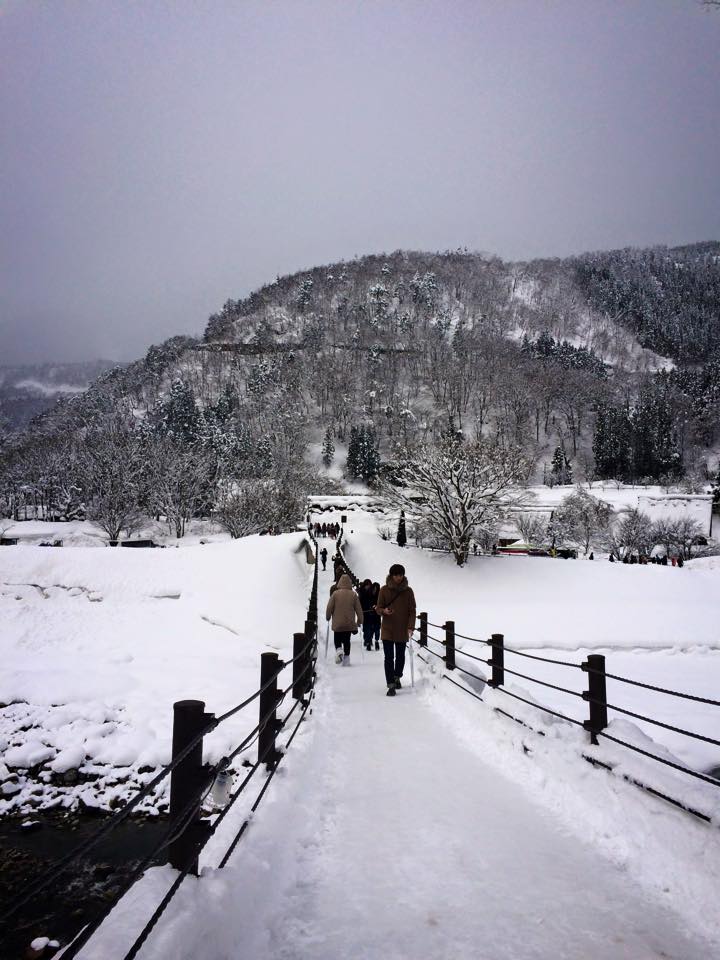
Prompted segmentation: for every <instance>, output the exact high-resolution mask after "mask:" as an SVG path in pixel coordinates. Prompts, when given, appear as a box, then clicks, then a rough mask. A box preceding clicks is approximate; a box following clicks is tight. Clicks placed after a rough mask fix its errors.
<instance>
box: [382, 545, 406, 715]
mask: <svg viewBox="0 0 720 960" xmlns="http://www.w3.org/2000/svg"><path fill="white" fill-rule="evenodd" d="M375 612H376V613H377V614H378V615H379V616H380V617H382V621H381V625H380V639H381V640H382V644H383V651H384V653H385V682H386V683H387V696H388V697H394V696H395V691H396V690H399V689H400V687H401V686H402V684H401V683H400V678H401V677H402V675H403V670H404V669H405V647H406V645H407V643H408V641H409V640H410V637H411V636H412V634H413V630H414V629H415V594H414V593H413V592H412V589H411V588H410V586H409V584H408V582H407V577H406V576H405V567H404V566H403V565H402V564H401V563H394V564H393V565H392V566H391V567H390V572H389V574H388V576H387V580H386V581H385V586H384V587H380V594H379V596H378V601H377V606H376V607H375Z"/></svg>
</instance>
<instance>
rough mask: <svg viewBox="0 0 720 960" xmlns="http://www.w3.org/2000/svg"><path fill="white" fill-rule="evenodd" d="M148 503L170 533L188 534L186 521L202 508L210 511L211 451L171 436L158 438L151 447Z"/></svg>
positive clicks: (213, 468) (212, 462) (178, 535)
mask: <svg viewBox="0 0 720 960" xmlns="http://www.w3.org/2000/svg"><path fill="white" fill-rule="evenodd" d="M148 456H149V465H148V467H149V469H148V472H149V480H150V483H149V484H148V500H147V502H148V506H149V507H150V509H151V512H152V513H155V514H159V515H162V516H163V517H165V520H166V521H167V524H168V527H169V529H170V532H171V533H174V534H175V536H176V537H178V538H180V537H184V536H185V527H186V525H187V522H188V521H189V520H191V519H192V517H194V516H196V515H197V514H198V513H199V512H200V511H201V510H202V508H203V506H206V507H207V511H208V512H209V508H210V500H211V496H210V494H211V490H212V484H213V478H214V476H215V469H216V468H215V462H214V458H213V457H212V455H211V454H210V452H209V451H208V450H207V449H206V448H204V447H202V446H200V445H199V444H195V445H193V446H188V445H187V444H185V443H183V442H181V441H177V440H174V439H173V438H172V437H169V436H167V437H156V438H154V439H153V440H152V442H151V443H150V445H149V447H148Z"/></svg>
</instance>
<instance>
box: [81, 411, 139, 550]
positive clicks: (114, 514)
mask: <svg viewBox="0 0 720 960" xmlns="http://www.w3.org/2000/svg"><path fill="white" fill-rule="evenodd" d="M77 471H78V479H79V485H80V488H81V489H82V493H83V496H84V498H85V505H86V509H87V517H88V519H89V520H93V521H94V522H95V523H96V524H97V525H98V526H99V527H100V529H101V530H104V532H105V533H106V534H107V535H108V537H109V538H110V540H118V539H119V537H120V534H121V532H122V531H123V530H125V532H126V533H127V534H128V535H129V534H130V533H132V532H133V530H136V529H137V527H138V526H139V525H140V523H141V521H142V516H143V509H142V504H143V501H144V500H145V496H146V493H147V484H148V471H147V458H146V450H145V445H144V443H143V442H142V438H141V436H140V432H139V431H138V430H137V429H135V428H134V425H133V424H131V423H129V422H128V421H127V420H126V419H125V418H123V417H122V416H116V417H114V418H113V419H112V420H109V421H106V422H105V423H103V424H102V425H100V426H98V427H95V428H93V429H91V430H89V431H88V432H87V434H86V435H85V437H84V438H83V441H82V443H81V445H79V449H78V464H77Z"/></svg>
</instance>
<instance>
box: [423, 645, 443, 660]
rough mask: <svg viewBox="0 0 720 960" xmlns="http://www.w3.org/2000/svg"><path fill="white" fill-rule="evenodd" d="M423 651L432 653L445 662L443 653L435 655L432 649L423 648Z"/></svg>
mask: <svg viewBox="0 0 720 960" xmlns="http://www.w3.org/2000/svg"><path fill="white" fill-rule="evenodd" d="M423 650H427V652H428V653H431V654H432V655H433V656H434V657H437V658H438V660H443V661H444V660H445V657H444V656H443V655H442V654H441V653H435V651H434V650H431V649H430V647H423Z"/></svg>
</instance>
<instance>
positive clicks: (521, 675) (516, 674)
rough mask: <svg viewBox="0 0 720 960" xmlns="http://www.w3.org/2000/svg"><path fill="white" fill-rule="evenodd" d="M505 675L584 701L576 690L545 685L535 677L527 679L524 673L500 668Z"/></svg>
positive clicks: (545, 683) (552, 684) (549, 684)
mask: <svg viewBox="0 0 720 960" xmlns="http://www.w3.org/2000/svg"><path fill="white" fill-rule="evenodd" d="M502 669H503V670H504V671H505V673H511V674H512V675H513V676H514V677H522V678H523V680H529V681H530V682H531V683H539V684H540V686H541V687H550V688H551V689H552V690H559V691H560V692H561V693H569V694H570V695H571V696H573V697H580V699H581V700H583V699H584V697H583V695H582V694H581V693H578V692H577V690H568V688H567V687H558V686H557V685H556V684H554V683H547V682H546V681H545V680H537V679H536V678H535V677H529V676H528V675H527V674H525V673H518V672H517V671H516V670H510V669H508V667H503V668H502Z"/></svg>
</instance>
